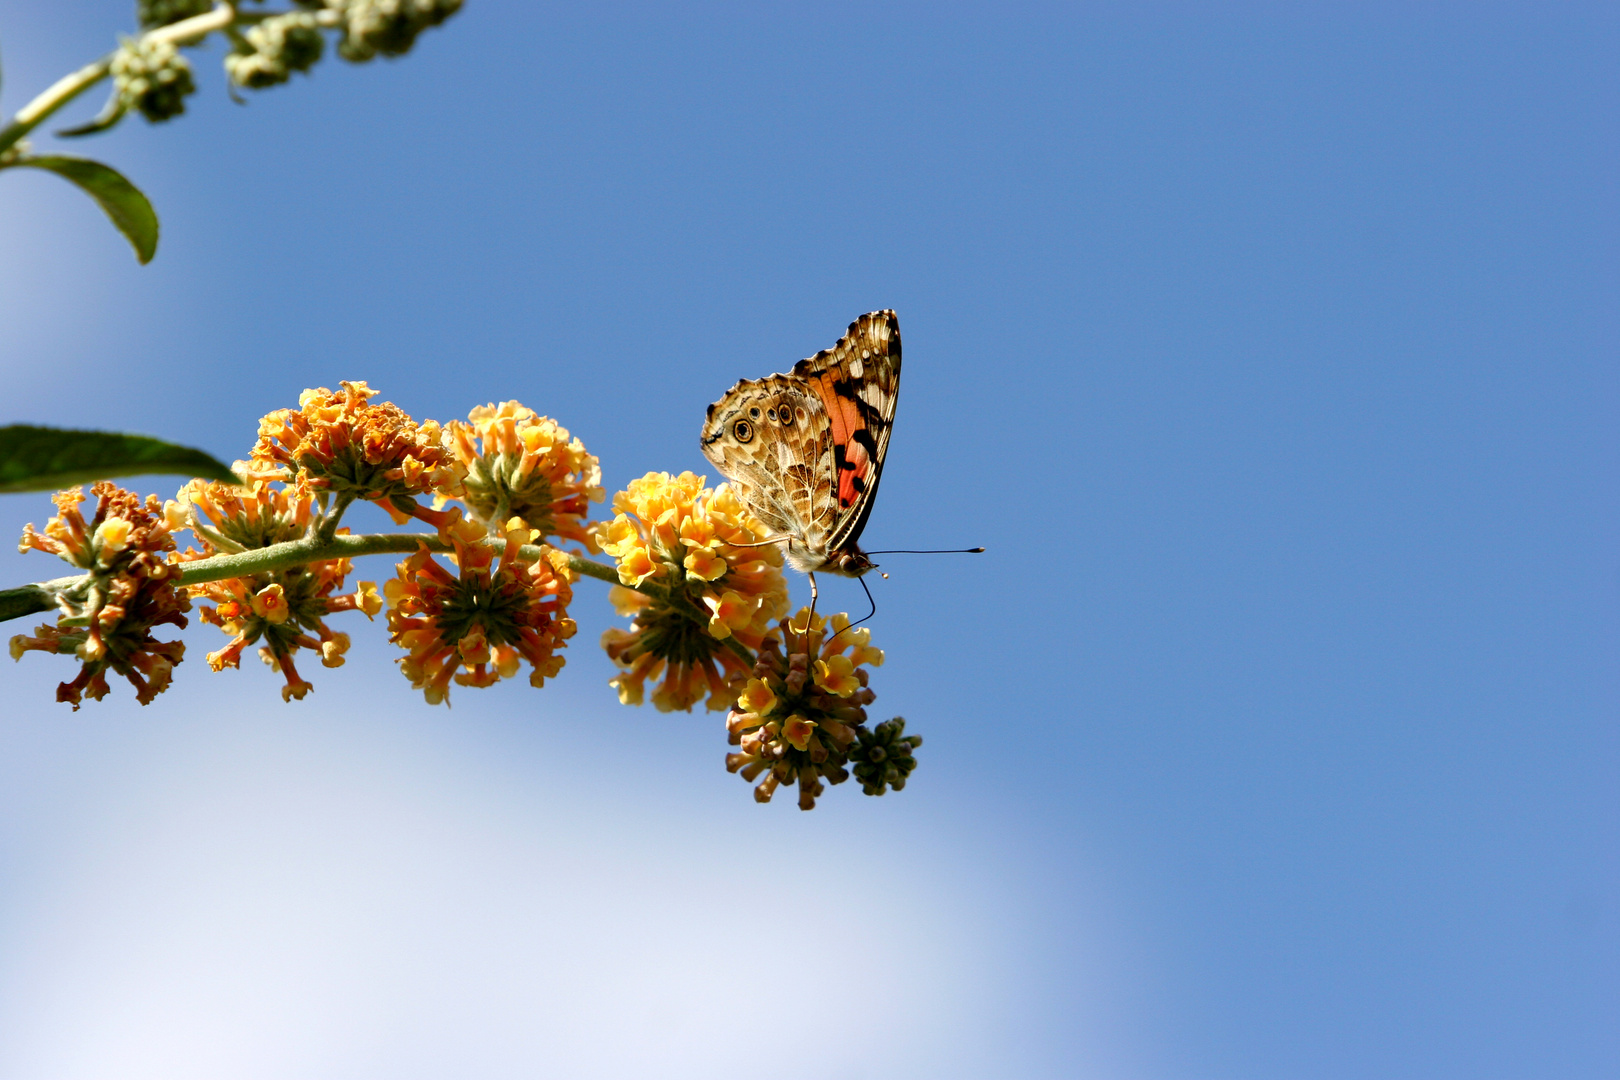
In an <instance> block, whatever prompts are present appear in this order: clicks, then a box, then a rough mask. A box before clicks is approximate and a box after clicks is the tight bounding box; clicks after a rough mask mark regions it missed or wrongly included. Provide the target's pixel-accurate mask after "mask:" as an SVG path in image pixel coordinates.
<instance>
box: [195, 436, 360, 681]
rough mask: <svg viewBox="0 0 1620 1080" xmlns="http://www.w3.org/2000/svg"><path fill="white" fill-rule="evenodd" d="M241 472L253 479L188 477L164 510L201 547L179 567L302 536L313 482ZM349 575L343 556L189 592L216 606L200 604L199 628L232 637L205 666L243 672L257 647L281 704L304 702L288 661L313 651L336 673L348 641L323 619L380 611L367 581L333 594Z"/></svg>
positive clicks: (311, 508)
mask: <svg viewBox="0 0 1620 1080" xmlns="http://www.w3.org/2000/svg"><path fill="white" fill-rule="evenodd" d="M239 464H240V463H239ZM238 472H239V473H247V474H248V475H249V476H250V477H251V479H250V482H249V484H248V486H246V487H238V486H236V485H234V484H220V483H214V482H211V481H207V480H193V481H191V482H190V483H188V484H187V485H186V486H185V487H183V488H181V489H180V493H179V495H178V496H177V497H176V498H175V499H174V500H173V501H171V502H169V503H168V504H167V505H166V506H165V507H164V516H165V518H166V520H168V521H169V522H170V523H171V524H173V525H175V526H177V527H185V528H189V529H191V531H192V532H193V533H195V534H196V536H197V537H198V539H199V540H200V541H201V542H202V550H201V551H197V550H188V551H186V552H185V553H184V554H183V555H182V556H181V559H182V560H183V561H185V562H193V561H196V560H198V559H204V558H207V557H209V556H211V555H215V554H219V553H221V552H236V551H249V550H252V549H255V548H263V547H269V546H271V545H273V544H279V543H282V542H284V541H287V540H296V539H298V538H300V537H302V536H304V535H305V533H306V532H308V530H309V525H310V522H311V521H312V520H313V519H314V517H315V516H316V512H317V508H316V505H315V493H314V490H313V489H312V488H311V486H310V485H307V484H304V483H297V484H293V485H291V486H288V485H284V484H280V483H278V482H276V481H275V480H274V479H271V478H268V477H266V476H265V475H264V474H263V472H262V471H261V472H259V473H256V474H255V473H252V472H251V470H246V469H241V468H239V469H238ZM352 570H353V564H352V563H351V562H350V560H348V559H328V560H324V561H321V562H312V563H306V564H305V565H303V566H294V567H289V568H287V569H285V570H269V571H265V572H263V573H258V574H253V575H251V576H249V577H240V578H225V579H223V580H221V581H208V582H202V583H200V584H197V585H192V586H190V587H189V589H188V591H189V592H190V594H191V595H192V596H193V597H195V598H198V599H201V600H209V601H212V602H213V604H214V606H212V607H210V606H206V605H205V606H203V607H202V609H201V611H200V615H201V617H202V621H203V622H205V623H210V624H212V625H214V626H217V627H219V628H220V629H221V630H223V631H224V632H225V633H227V634H230V635H231V641H230V642H229V643H228V644H227V645H226V646H225V647H224V648H222V649H219V650H218V651H216V652H211V653H209V654H208V666H209V667H210V668H212V669H213V670H215V671H223V670H224V669H225V668H227V667H233V668H239V667H241V661H242V653H243V651H244V650H245V649H246V648H247V647H248V646H249V645H252V644H253V643H254V642H262V643H263V644H262V647H261V648H260V650H259V655H260V656H261V657H262V658H263V659H264V661H265V664H266V665H267V666H269V667H270V669H271V670H273V671H277V672H279V673H280V674H281V675H282V676H283V677H284V678H285V679H286V685H285V686H283V687H282V691H281V696H282V700H283V701H292V700H295V699H302V698H303V697H304V695H306V694H307V693H309V691H310V690H311V689H313V687H312V686H311V685H310V683H308V682H307V681H305V680H304V678H303V677H302V676H301V675H299V674H298V668H297V666H296V664H295V663H294V660H293V657H294V654H295V653H297V652H298V650H299V649H310V650H312V651H314V652H316V653H317V654H319V656H320V659H321V664H322V665H323V666H324V667H338V666H340V665H341V664H342V663H343V653H344V652H346V651H347V650H348V647H349V644H348V642H349V639H348V637H347V636H346V635H342V634H336V633H334V632H333V631H332V629H331V627H329V626H327V625H326V619H327V617H328V616H329V615H333V614H335V613H337V612H341V611H360V612H363V613H364V614H365V616H366V617H367V618H368V619H369V618H371V617H373V616H375V615H376V614H377V613H378V612H379V611H380V610H381V607H382V602H381V600H380V599H379V598H378V596H377V586H376V585H374V584H373V583H371V582H369V581H362V582H360V584H359V586H358V587H357V588H356V590H355V591H354V592H353V593H349V594H345V595H340V594H339V593H338V590H340V589H342V588H343V583H344V580H345V579H346V578H347V577H348V575H349V574H350V572H351V571H352ZM340 640H341V644H339V641H340Z"/></svg>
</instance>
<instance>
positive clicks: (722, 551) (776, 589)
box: [596, 472, 788, 712]
mask: <svg viewBox="0 0 1620 1080" xmlns="http://www.w3.org/2000/svg"><path fill="white" fill-rule="evenodd" d="M613 509H614V510H615V511H616V514H615V516H614V518H613V520H612V521H610V522H606V523H603V524H600V525H598V526H596V535H597V538H598V541H599V543H600V544H601V550H603V551H605V552H607V553H608V554H609V555H612V556H613V557H614V558H615V559H616V560H618V569H619V580H620V581H621V582H623V583H624V584H625V585H629V586H633V587H635V589H639V590H640V591H639V592H635V591H632V590H631V589H623V588H615V589H614V597H615V600H614V603H615V606H616V607H618V608H619V611H620V613H621V614H625V615H632V616H633V617H634V622H633V623H632V624H631V627H630V629H629V630H620V629H612V630H608V631H607V632H606V633H604V634H603V635H602V647H603V648H604V649H606V650H607V654H608V656H609V658H611V659H612V660H613V662H614V663H615V664H617V665H619V668H620V672H619V675H618V677H617V678H615V679H613V680H611V683H610V685H612V686H613V687H615V688H616V689H617V690H618V691H619V700H620V701H621V702H623V703H624V704H626V705H639V704H641V702H642V700H643V699H644V697H645V693H646V690H645V684H646V683H647V681H648V680H650V679H651V680H657V679H660V678H662V682H661V683H660V684H659V685H658V687H657V688H656V689H655V690H654V691H653V694H652V700H653V704H654V705H655V706H657V707H658V708H659V709H660V710H662V711H665V712H667V711H670V710H674V709H682V710H690V709H691V708H692V707H693V706H695V705H696V704H697V703H698V702H699V701H701V700H702V699H703V698H704V696H705V695H707V696H708V699H709V700H708V706H709V708H710V709H714V710H721V709H726V708H729V707H730V706H731V704H732V702H733V701H735V700H736V695H737V691H738V689H740V687H741V685H742V683H743V682H744V681H746V679H747V676H748V664H747V662H746V661H744V660H743V658H742V656H741V655H739V653H738V652H737V651H736V650H734V649H733V648H732V647H731V646H730V645H728V644H727V643H726V642H727V639H728V638H730V639H735V640H736V641H737V642H739V643H740V644H742V645H743V646H745V647H746V648H747V649H755V648H758V647H759V645H760V643H761V642H762V641H763V640H764V638H765V635H766V633H767V632H768V631H769V630H770V626H771V621H772V620H773V619H777V618H779V617H780V616H781V615H782V613H783V612H785V611H786V610H787V606H788V599H787V582H786V581H784V580H783V578H782V570H781V567H782V553H781V551H780V550H779V549H777V548H776V547H775V546H774V545H765V546H761V547H755V546H753V545H755V544H757V543H759V541H761V540H763V539H764V538H765V535H766V530H765V528H764V527H763V526H762V525H760V524H759V523H758V522H756V521H754V520H753V519H752V518H751V517H749V515H748V513H747V511H746V510H745V509H744V508H743V506H742V504H741V503H740V502H739V501H738V500H737V498H736V497H735V496H734V495H732V493H731V491H730V489H729V488H727V487H726V486H725V485H721V486H720V487H718V488H715V489H710V488H706V487H704V486H703V478H702V477H700V476H695V475H693V474H692V473H689V472H687V473H681V474H680V475H679V476H671V475H670V474H669V473H648V474H647V475H646V476H643V477H641V478H640V479H639V480H632V481H631V482H630V484H629V486H628V487H627V488H626V489H625V490H624V491H621V492H619V494H617V495H615V496H614V497H613ZM627 598H635V599H627Z"/></svg>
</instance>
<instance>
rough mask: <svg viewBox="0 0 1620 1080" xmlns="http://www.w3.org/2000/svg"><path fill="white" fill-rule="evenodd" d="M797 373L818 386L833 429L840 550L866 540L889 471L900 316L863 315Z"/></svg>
mask: <svg viewBox="0 0 1620 1080" xmlns="http://www.w3.org/2000/svg"><path fill="white" fill-rule="evenodd" d="M793 374H794V375H796V376H798V377H799V378H802V379H805V380H806V381H808V382H809V383H810V384H811V386H812V387H813V388H814V390H815V391H816V394H817V395H818V396H819V397H820V398H821V400H822V403H823V406H824V407H825V409H826V411H827V415H828V419H829V421H830V425H831V428H832V443H833V464H834V466H835V468H836V470H837V478H836V484H837V500H836V501H837V511H836V516H835V520H834V521H833V523H832V528H831V531H830V535H829V536H828V544H829V546H830V547H831V548H832V549H833V550H835V551H836V550H839V549H842V548H845V547H849V546H851V545H853V544H854V543H855V542H856V541H857V540H859V539H860V536H861V530H863V529H865V528H866V519H867V518H868V517H870V516H871V514H872V506H873V500H874V498H875V497H876V496H877V488H878V481H879V480H880V479H882V476H883V455H884V454H885V453H887V452H888V449H889V432H890V431H891V430H892V429H893V427H894V409H895V405H896V403H897V402H898V401H899V398H900V320H899V318H897V317H896V316H895V313H894V312H892V311H874V312H872V313H871V314H869V315H862V316H861V317H860V318H858V319H856V320H855V321H854V322H852V323H850V324H849V330H848V331H847V332H845V334H844V336H843V337H842V338H840V339H839V341H838V344H836V345H834V346H833V347H832V348H830V349H824V350H822V351H821V352H818V353H817V354H816V355H814V356H812V357H810V358H809V359H807V360H800V361H799V362H798V364H796V365H795V366H794V368H793Z"/></svg>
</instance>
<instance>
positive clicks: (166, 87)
mask: <svg viewBox="0 0 1620 1080" xmlns="http://www.w3.org/2000/svg"><path fill="white" fill-rule="evenodd" d="M111 70H112V77H113V86H114V93H116V94H117V95H118V101H119V104H120V106H121V107H122V108H125V109H135V110H137V111H138V112H139V113H140V114H141V115H142V116H144V117H146V119H147V120H149V121H151V122H152V123H154V124H156V123H158V122H160V121H163V120H169V119H172V118H173V117H176V116H179V115H180V114H181V113H183V112H185V111H186V101H185V98H186V95H187V94H190V93H192V92H194V91H195V90H196V89H197V84H196V83H194V82H193V81H192V79H191V63H190V61H188V60H187V59H186V58H185V57H183V56H181V55H180V54H179V53H178V52H177V51H176V50H175V47H174V46H173V45H172V44H170V43H169V42H167V41H159V40H155V39H153V38H150V37H139V38H125V39H124V41H123V44H121V45H120V46H119V48H118V51H117V52H116V53H115V54H113V58H112V68H111Z"/></svg>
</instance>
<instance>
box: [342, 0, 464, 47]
mask: <svg viewBox="0 0 1620 1080" xmlns="http://www.w3.org/2000/svg"><path fill="white" fill-rule="evenodd" d="M461 2H462V0H326V6H327V7H328V8H331V9H333V10H336V11H339V12H341V13H342V17H343V24H342V25H343V40H342V41H340V42H339V43H338V55H339V56H341V57H343V59H345V60H353V61H357V62H358V61H366V60H370V59H371V58H372V57H374V56H376V55H377V54H378V53H381V54H382V55H384V56H403V55H404V54H405V53H407V52H409V51H410V48H411V46H412V45H414V44H415V43H416V36H417V35H418V34H420V33H421V32H422V31H423V30H426V29H428V28H429V27H433V26H438V25H439V24H440V23H442V22H444V20H446V19H448V18H449V17H450V16H452V15H454V14H455V13H456V12H458V11H460V10H461Z"/></svg>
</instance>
